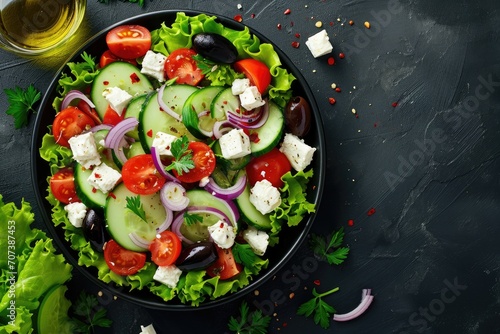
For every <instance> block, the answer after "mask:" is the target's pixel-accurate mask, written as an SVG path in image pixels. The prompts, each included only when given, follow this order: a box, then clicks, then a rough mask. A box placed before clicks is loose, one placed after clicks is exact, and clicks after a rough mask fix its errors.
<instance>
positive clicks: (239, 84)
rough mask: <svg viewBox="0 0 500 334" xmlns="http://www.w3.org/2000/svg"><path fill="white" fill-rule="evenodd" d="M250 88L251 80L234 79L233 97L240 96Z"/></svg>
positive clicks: (232, 86)
mask: <svg viewBox="0 0 500 334" xmlns="http://www.w3.org/2000/svg"><path fill="white" fill-rule="evenodd" d="M248 87H250V80H249V79H247V78H243V79H234V81H233V84H232V85H231V92H232V93H233V95H240V94H241V93H243V92H244V91H245V89H247V88H248Z"/></svg>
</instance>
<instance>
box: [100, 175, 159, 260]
mask: <svg viewBox="0 0 500 334" xmlns="http://www.w3.org/2000/svg"><path fill="white" fill-rule="evenodd" d="M136 196H137V194H134V193H133V192H131V191H130V190H128V189H127V187H125V185H124V184H123V183H121V184H119V185H118V186H117V187H116V188H115V189H114V190H113V196H109V197H108V199H107V201H106V207H105V210H104V217H105V218H106V223H107V225H106V228H107V230H108V232H109V234H110V235H111V237H112V238H113V239H114V240H115V241H116V242H117V243H118V244H120V246H122V247H124V248H126V249H129V250H132V251H135V252H144V251H147V249H144V248H142V247H139V246H138V245H136V244H134V243H133V242H132V239H130V236H129V234H130V233H132V232H134V233H136V234H137V236H139V237H141V238H143V239H145V240H153V239H154V238H155V235H156V229H157V228H159V227H160V226H161V224H163V222H164V221H165V220H166V218H167V212H166V210H165V208H164V207H163V205H162V204H161V200H160V195H159V194H158V193H156V194H153V195H140V200H141V203H142V205H143V207H144V208H147V210H146V220H147V222H145V221H143V220H142V219H141V218H140V217H139V216H137V215H136V214H135V213H133V212H132V211H131V210H129V209H128V208H127V197H136Z"/></svg>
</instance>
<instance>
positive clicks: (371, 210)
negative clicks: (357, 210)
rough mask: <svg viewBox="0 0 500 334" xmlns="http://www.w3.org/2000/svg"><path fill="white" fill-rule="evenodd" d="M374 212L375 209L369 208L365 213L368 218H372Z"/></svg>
mask: <svg viewBox="0 0 500 334" xmlns="http://www.w3.org/2000/svg"><path fill="white" fill-rule="evenodd" d="M375 212H376V210H375V208H371V209H370V210H368V212H367V213H366V214H367V215H368V216H373V215H374V214H375Z"/></svg>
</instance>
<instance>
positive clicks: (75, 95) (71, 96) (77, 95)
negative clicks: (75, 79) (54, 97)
mask: <svg viewBox="0 0 500 334" xmlns="http://www.w3.org/2000/svg"><path fill="white" fill-rule="evenodd" d="M76 99H79V100H83V101H85V102H86V103H87V104H88V105H89V106H90V108H95V104H94V103H93V102H92V101H91V100H90V99H89V98H88V97H87V96H86V95H85V94H83V93H82V92H80V91H79V90H70V91H69V92H68V94H66V96H65V97H64V99H63V100H62V102H61V110H63V109H66V108H67V107H68V106H69V105H70V104H71V102H72V101H73V100H76Z"/></svg>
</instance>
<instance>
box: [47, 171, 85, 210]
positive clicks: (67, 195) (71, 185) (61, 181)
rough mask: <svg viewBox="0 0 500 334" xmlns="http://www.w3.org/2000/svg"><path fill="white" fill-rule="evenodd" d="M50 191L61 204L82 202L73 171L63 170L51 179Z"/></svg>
mask: <svg viewBox="0 0 500 334" xmlns="http://www.w3.org/2000/svg"><path fill="white" fill-rule="evenodd" d="M50 191H51V192H52V194H53V195H54V197H55V198H56V199H57V200H58V201H59V202H61V203H64V204H69V203H74V202H80V199H79V198H78V196H77V195H76V190H75V176H74V174H73V169H71V168H63V169H61V170H59V171H58V172H57V173H55V174H54V175H53V176H52V177H51V178H50Z"/></svg>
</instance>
